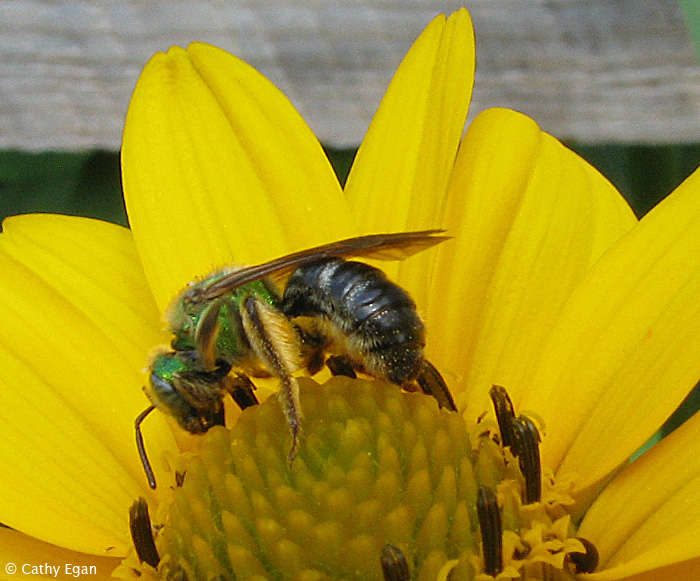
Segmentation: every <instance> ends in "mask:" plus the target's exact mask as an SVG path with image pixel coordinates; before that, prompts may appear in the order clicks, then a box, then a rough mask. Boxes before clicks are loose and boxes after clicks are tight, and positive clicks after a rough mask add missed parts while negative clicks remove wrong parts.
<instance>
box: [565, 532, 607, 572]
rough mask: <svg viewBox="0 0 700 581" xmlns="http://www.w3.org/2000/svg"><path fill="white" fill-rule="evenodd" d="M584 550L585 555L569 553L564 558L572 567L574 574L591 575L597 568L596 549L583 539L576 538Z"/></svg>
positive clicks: (597, 557)
mask: <svg viewBox="0 0 700 581" xmlns="http://www.w3.org/2000/svg"><path fill="white" fill-rule="evenodd" d="M576 539H577V540H579V541H581V544H582V545H583V546H584V548H585V549H586V552H585V553H569V554H568V555H567V556H566V560H567V562H568V563H570V564H571V565H573V569H574V571H573V572H574V573H593V571H595V570H596V567H597V566H598V559H599V556H598V549H597V548H596V546H595V545H594V544H593V543H592V542H591V541H589V540H588V539H584V538H583V537H576Z"/></svg>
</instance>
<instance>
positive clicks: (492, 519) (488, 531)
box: [476, 486, 503, 576]
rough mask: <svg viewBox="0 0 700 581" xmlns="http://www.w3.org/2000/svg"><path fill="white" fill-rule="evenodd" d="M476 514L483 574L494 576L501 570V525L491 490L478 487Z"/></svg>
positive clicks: (494, 494)
mask: <svg viewBox="0 0 700 581" xmlns="http://www.w3.org/2000/svg"><path fill="white" fill-rule="evenodd" d="M476 512H477V515H478V517H479V527H480V528H481V544H482V547H483V548H482V550H483V553H484V573H486V574H487V575H492V576H496V575H498V574H499V573H500V572H501V571H502V570H503V524H502V522H501V513H500V511H499V510H498V501H497V500H496V493H495V492H494V491H493V490H491V489H490V488H487V487H485V486H480V487H479V494H478V496H477V500H476Z"/></svg>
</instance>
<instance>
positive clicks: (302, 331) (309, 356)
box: [294, 322, 326, 375]
mask: <svg viewBox="0 0 700 581" xmlns="http://www.w3.org/2000/svg"><path fill="white" fill-rule="evenodd" d="M294 329H296V332H297V334H298V335H299V338H300V339H301V354H302V358H303V360H304V362H305V366H306V371H307V372H308V374H309V375H316V374H317V373H318V372H319V371H321V369H323V365H324V364H325V361H324V359H325V355H324V349H325V346H326V340H325V339H324V338H323V336H322V335H320V334H319V333H317V332H314V330H313V329H311V328H309V327H308V325H303V324H301V323H300V322H295V323H294Z"/></svg>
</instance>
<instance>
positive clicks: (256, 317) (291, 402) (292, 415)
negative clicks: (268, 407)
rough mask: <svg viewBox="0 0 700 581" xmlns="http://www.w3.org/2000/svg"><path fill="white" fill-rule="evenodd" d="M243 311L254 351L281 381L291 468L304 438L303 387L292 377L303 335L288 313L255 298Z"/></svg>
mask: <svg viewBox="0 0 700 581" xmlns="http://www.w3.org/2000/svg"><path fill="white" fill-rule="evenodd" d="M239 312H240V314H241V322H242V323H243V329H244V330H245V333H246V336H247V337H248V341H249V342H250V345H251V347H252V348H253V351H254V352H255V354H256V355H257V356H258V357H259V358H260V360H261V361H262V362H263V363H264V364H265V366H266V367H267V368H268V370H269V371H270V372H272V374H273V375H275V376H276V377H277V378H278V379H279V381H280V391H279V393H278V397H279V400H280V403H281V404H282V411H283V412H284V416H285V418H286V419H287V424H288V425H289V431H290V432H291V435H292V446H291V449H290V450H289V454H288V456H287V460H288V462H289V464H290V465H291V463H292V462H293V461H294V457H295V456H296V454H297V450H298V448H299V440H300V438H301V419H302V415H301V403H300V402H299V384H298V383H297V380H296V379H295V378H294V376H293V375H292V371H293V370H294V369H296V368H297V367H298V366H299V359H300V351H301V346H300V344H299V335H298V333H297V330H296V329H295V328H294V327H293V326H292V323H291V322H290V321H289V319H288V318H287V317H286V316H285V315H284V313H282V312H281V311H280V310H278V309H276V308H275V307H273V306H272V305H269V304H267V303H265V302H263V301H261V300H260V299H258V298H256V297H254V296H248V297H246V298H245V299H243V301H242V302H241V305H240V310H239Z"/></svg>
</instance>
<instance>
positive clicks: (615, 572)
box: [585, 558, 700, 581]
mask: <svg viewBox="0 0 700 581" xmlns="http://www.w3.org/2000/svg"><path fill="white" fill-rule="evenodd" d="M638 571H639V572H638ZM585 579H587V580H590V581H618V580H621V579H624V580H625V581H660V580H662V581H665V580H668V579H673V581H696V579H700V558H697V559H690V560H688V561H679V562H677V563H673V564H672V565H666V566H665V567H652V568H649V567H648V566H647V564H645V563H643V562H640V561H635V562H634V563H630V564H628V565H622V566H620V567H613V568H612V569H605V570H603V571H601V572H600V573H593V574H591V575H586V577H585Z"/></svg>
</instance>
